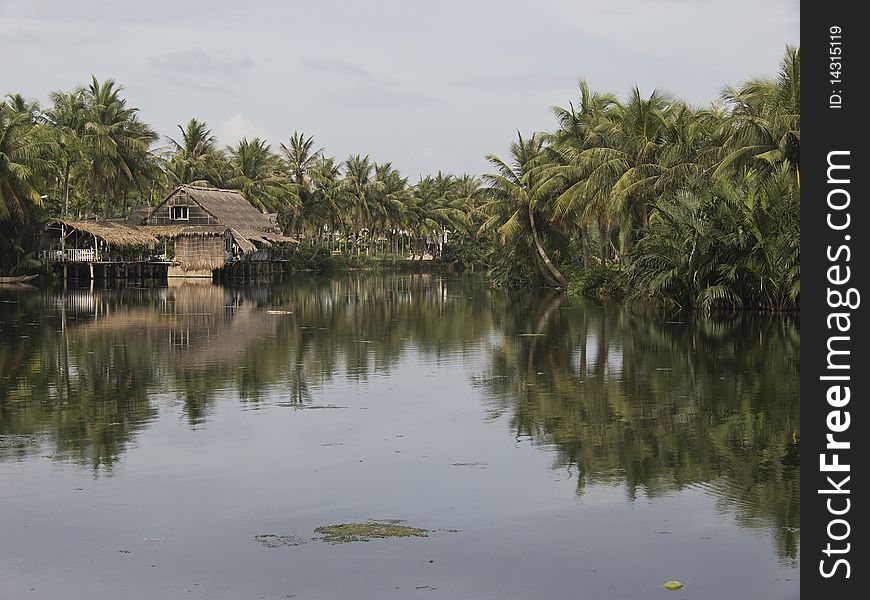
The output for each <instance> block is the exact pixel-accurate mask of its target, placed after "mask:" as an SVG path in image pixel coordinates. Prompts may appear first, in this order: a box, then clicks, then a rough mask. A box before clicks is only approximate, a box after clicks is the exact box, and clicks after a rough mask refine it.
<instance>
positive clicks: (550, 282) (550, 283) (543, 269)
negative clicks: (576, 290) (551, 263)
mask: <svg viewBox="0 0 870 600" xmlns="http://www.w3.org/2000/svg"><path fill="white" fill-rule="evenodd" d="M533 258H534V261H535V266H536V267H538V271H539V272H540V273H541V277H543V278H544V284H545V285H546V286H547V287H551V288H557V287H559V282H558V281H556V280H555V279H553V276H552V275H550V271H549V270H548V269H547V265H545V264H544V261H543V260H541V257H540V255H539V254H538V253H537V252H535V253H534V255H533Z"/></svg>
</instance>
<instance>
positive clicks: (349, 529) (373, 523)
mask: <svg viewBox="0 0 870 600" xmlns="http://www.w3.org/2000/svg"><path fill="white" fill-rule="evenodd" d="M404 523H405V522H404V521H401V520H399V519H379V520H376V519H369V520H368V521H366V522H365V523H340V524H337V525H324V526H322V527H318V528H317V529H315V530H314V532H315V533H319V534H321V535H322V536H323V537H322V538H321V539H322V540H323V541H324V542H328V543H330V544H344V543H347V542H368V541H369V540H372V539H375V538H396V537H429V532H428V531H427V530H425V529H420V528H418V527H410V526H408V525H405V524H404Z"/></svg>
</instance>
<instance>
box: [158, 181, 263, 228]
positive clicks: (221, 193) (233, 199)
mask: <svg viewBox="0 0 870 600" xmlns="http://www.w3.org/2000/svg"><path fill="white" fill-rule="evenodd" d="M178 194H183V195H186V196H187V197H188V198H190V199H191V200H192V201H193V202H196V203H197V204H199V205H200V206H201V207H202V208H203V210H205V211H206V212H207V213H209V214H210V215H211V216H213V217H214V218H215V219H217V221H218V222H219V223H220V224H221V225H226V226H227V227H235V228H236V229H255V230H257V231H270V232H274V231H275V224H274V223H272V221H271V220H270V219H269V217H268V216H267V215H264V214H263V213H261V212H260V211H259V210H257V209H256V208H254V207H253V206H252V205H251V203H250V202H248V201H247V200H245V198H244V196H242V195H241V194H240V193H239V192H237V191H235V190H222V189H219V188H211V187H200V186H195V185H180V186H178V187H176V188H175V189H174V190H172V191H171V192H170V193H169V195H168V196H167V197H166V200H169V199H170V198H172V197H173V196H176V195H178Z"/></svg>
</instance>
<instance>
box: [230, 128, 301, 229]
mask: <svg viewBox="0 0 870 600" xmlns="http://www.w3.org/2000/svg"><path fill="white" fill-rule="evenodd" d="M228 152H229V155H230V160H229V164H230V169H231V171H230V178H229V179H228V180H227V181H226V182H225V184H226V185H227V186H228V187H230V188H233V189H237V190H239V191H240V192H241V193H242V195H243V196H244V197H245V199H246V200H247V201H248V202H250V203H252V204H253V205H254V206H257V207H259V208H260V209H261V210H263V211H268V212H274V211H277V212H279V213H280V212H284V211H286V210H290V209H293V208H294V207H296V206H297V205H298V200H297V198H296V196H295V195H294V194H292V193H291V191H290V189H289V184H290V182H289V180H288V178H287V176H286V175H285V174H284V173H283V172H282V169H281V165H280V163H279V160H278V157H277V156H275V155H274V154H272V152H271V150H270V147H269V144H268V143H267V142H266V141H265V140H261V139H260V138H256V137H255V138H253V139H251V140H248V139H247V138H242V139H241V141H239V143H238V144H237V145H235V146H232V147H230V148H229V149H228Z"/></svg>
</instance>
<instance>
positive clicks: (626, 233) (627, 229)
mask: <svg viewBox="0 0 870 600" xmlns="http://www.w3.org/2000/svg"><path fill="white" fill-rule="evenodd" d="M631 243H632V231H631V221H630V220H628V219H626V223H625V225H624V226H623V230H622V262H625V261H626V260H628V255H629V254H630V253H631Z"/></svg>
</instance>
